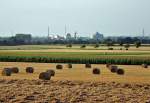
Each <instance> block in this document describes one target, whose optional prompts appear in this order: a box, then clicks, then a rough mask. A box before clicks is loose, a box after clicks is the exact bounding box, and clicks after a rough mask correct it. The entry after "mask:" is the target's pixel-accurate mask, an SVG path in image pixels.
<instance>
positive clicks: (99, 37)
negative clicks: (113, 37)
mask: <svg viewBox="0 0 150 103" xmlns="http://www.w3.org/2000/svg"><path fill="white" fill-rule="evenodd" d="M93 39H94V40H96V41H102V40H103V39H104V36H103V34H100V33H99V32H96V33H95V34H94V35H93Z"/></svg>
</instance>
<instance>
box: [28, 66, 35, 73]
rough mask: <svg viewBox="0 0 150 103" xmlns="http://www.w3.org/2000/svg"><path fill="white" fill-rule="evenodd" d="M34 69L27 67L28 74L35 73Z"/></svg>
mask: <svg viewBox="0 0 150 103" xmlns="http://www.w3.org/2000/svg"><path fill="white" fill-rule="evenodd" d="M33 72H34V68H33V67H26V73H33Z"/></svg>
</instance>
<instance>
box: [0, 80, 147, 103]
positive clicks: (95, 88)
mask: <svg viewBox="0 0 150 103" xmlns="http://www.w3.org/2000/svg"><path fill="white" fill-rule="evenodd" d="M0 92H1V93H0V102H1V103H3V102H4V103H126V102H128V103H146V102H147V103H149V101H150V100H149V98H150V85H149V84H128V83H116V82H83V81H74V82H72V81H66V80H63V81H42V80H2V79H0Z"/></svg>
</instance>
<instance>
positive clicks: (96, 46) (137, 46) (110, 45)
mask: <svg viewBox="0 0 150 103" xmlns="http://www.w3.org/2000/svg"><path fill="white" fill-rule="evenodd" d="M119 45H120V46H124V47H125V48H126V50H128V49H129V47H130V44H129V43H127V44H123V43H120V44H119ZM134 45H135V47H136V48H139V47H140V46H141V42H140V41H136V42H135V43H134ZM72 46H73V45H72V44H67V45H66V47H68V48H72ZM106 46H107V47H108V49H109V50H113V48H112V46H114V44H113V43H110V42H108V43H107V44H106ZM99 47H100V44H99V43H96V44H95V45H94V48H99ZM80 48H86V45H85V44H83V45H81V47H80ZM120 49H122V48H120Z"/></svg>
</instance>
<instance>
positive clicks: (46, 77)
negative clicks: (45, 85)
mask: <svg viewBox="0 0 150 103" xmlns="http://www.w3.org/2000/svg"><path fill="white" fill-rule="evenodd" d="M39 79H42V80H50V79H51V74H50V73H48V72H42V73H40V75H39Z"/></svg>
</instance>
